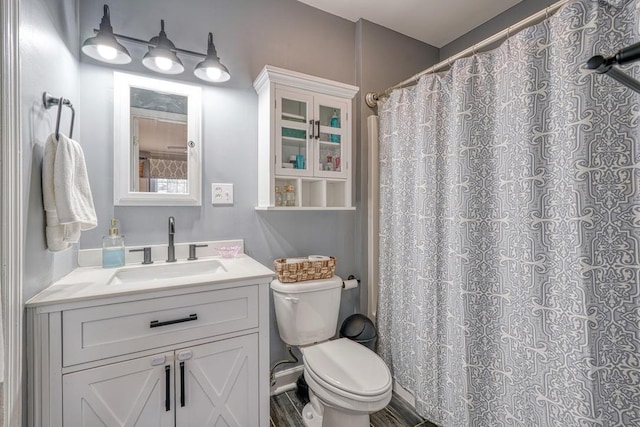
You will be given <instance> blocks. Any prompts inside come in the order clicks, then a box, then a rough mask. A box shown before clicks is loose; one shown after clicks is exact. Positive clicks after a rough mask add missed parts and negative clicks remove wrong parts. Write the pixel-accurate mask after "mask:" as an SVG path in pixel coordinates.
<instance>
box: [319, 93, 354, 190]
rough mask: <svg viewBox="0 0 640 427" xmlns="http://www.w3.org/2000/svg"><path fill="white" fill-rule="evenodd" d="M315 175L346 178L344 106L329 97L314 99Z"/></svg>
mask: <svg viewBox="0 0 640 427" xmlns="http://www.w3.org/2000/svg"><path fill="white" fill-rule="evenodd" d="M314 116H315V128H314V137H315V146H314V157H315V159H316V162H315V164H314V165H313V167H314V168H315V175H316V176H322V177H332V178H346V177H347V167H346V166H347V164H348V163H347V162H348V161H349V153H348V152H347V149H346V148H345V147H348V146H349V144H348V142H347V138H348V129H347V126H348V125H347V123H348V121H347V103H345V102H341V101H340V100H337V99H335V98H331V97H328V96H327V97H321V96H316V97H315V111H314Z"/></svg>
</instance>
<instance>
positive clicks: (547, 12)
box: [544, 6, 549, 19]
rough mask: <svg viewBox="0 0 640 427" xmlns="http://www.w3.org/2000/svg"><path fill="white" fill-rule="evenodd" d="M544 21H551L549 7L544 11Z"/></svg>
mask: <svg viewBox="0 0 640 427" xmlns="http://www.w3.org/2000/svg"><path fill="white" fill-rule="evenodd" d="M544 19H549V6H547V7H546V9H545V10H544Z"/></svg>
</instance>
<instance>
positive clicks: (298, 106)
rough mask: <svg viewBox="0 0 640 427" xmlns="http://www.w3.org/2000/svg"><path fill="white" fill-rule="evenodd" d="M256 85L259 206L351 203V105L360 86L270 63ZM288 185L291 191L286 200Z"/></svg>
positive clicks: (342, 205)
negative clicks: (290, 196) (288, 200)
mask: <svg viewBox="0 0 640 427" xmlns="http://www.w3.org/2000/svg"><path fill="white" fill-rule="evenodd" d="M254 87H255V89H256V91H257V93H258V98H259V112H258V133H259V135H258V207H257V209H259V210H260V209H293V210H295V209H298V210H300V209H314V210H315V209H317V210H321V209H353V207H352V206H353V203H352V197H351V187H352V184H351V177H352V171H353V161H352V159H351V156H352V139H351V131H352V111H351V110H352V99H353V97H354V96H355V94H356V93H357V92H358V88H357V87H355V86H351V85H348V84H344V83H339V82H334V81H331V80H326V79H322V78H318V77H314V76H309V75H307V74H302V73H297V72H293V71H289V70H284V69H282V68H277V67H273V66H270V65H267V66H265V68H264V69H263V70H262V72H261V73H260V75H259V76H258V77H257V79H256V81H255V82H254ZM276 187H277V188H278V189H279V190H280V192H281V197H282V199H283V202H282V203H279V199H280V196H278V195H277V194H276ZM287 188H290V189H293V192H294V193H295V202H293V203H290V204H287V203H286V201H287V194H286V193H287V191H286V190H287Z"/></svg>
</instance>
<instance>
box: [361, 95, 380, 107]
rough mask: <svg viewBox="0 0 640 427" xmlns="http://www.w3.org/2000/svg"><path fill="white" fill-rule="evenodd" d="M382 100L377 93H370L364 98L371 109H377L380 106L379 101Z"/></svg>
mask: <svg viewBox="0 0 640 427" xmlns="http://www.w3.org/2000/svg"><path fill="white" fill-rule="evenodd" d="M379 100H380V95H378V94H377V93H375V92H368V93H367V94H366V95H365V97H364V102H366V103H367V106H369V108H376V107H377V106H378V101H379Z"/></svg>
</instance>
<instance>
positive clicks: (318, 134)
mask: <svg viewBox="0 0 640 427" xmlns="http://www.w3.org/2000/svg"><path fill="white" fill-rule="evenodd" d="M316 125H318V133H317V134H316V139H320V120H316Z"/></svg>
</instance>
